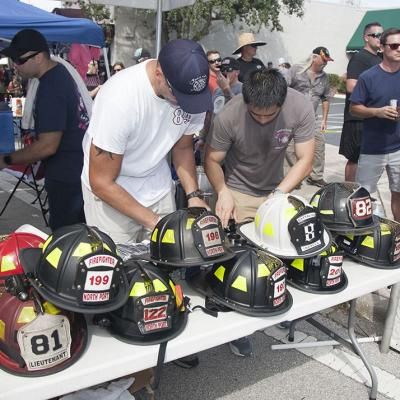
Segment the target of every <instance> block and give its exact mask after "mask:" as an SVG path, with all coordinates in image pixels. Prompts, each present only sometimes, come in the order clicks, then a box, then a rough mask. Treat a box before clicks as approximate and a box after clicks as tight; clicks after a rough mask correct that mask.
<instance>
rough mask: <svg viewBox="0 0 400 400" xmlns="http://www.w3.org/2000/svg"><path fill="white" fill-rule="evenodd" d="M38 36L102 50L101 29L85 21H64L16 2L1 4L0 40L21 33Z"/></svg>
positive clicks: (51, 40)
mask: <svg viewBox="0 0 400 400" xmlns="http://www.w3.org/2000/svg"><path fill="white" fill-rule="evenodd" d="M25 28H31V29H36V30H38V31H39V32H41V33H42V34H43V35H44V36H45V38H46V39H47V41H48V42H58V43H81V44H88V45H91V46H97V47H104V34H103V31H102V29H101V28H100V27H99V26H98V25H97V24H95V23H94V22H92V21H90V20H88V19H85V18H67V17H63V16H61V15H56V14H52V13H49V12H47V11H44V10H41V9H40V8H37V7H34V6H31V5H29V4H25V3H21V2H20V1H18V0H1V7H0V38H2V39H8V40H11V39H12V38H13V37H14V35H15V34H16V33H17V32H18V31H20V30H21V29H25Z"/></svg>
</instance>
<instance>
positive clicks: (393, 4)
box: [21, 0, 400, 11]
mask: <svg viewBox="0 0 400 400" xmlns="http://www.w3.org/2000/svg"><path fill="white" fill-rule="evenodd" d="M21 1H22V2H24V3H28V4H31V5H33V6H35V7H39V8H42V9H43V10H46V11H52V10H53V8H56V7H62V6H61V1H56V0H21ZM319 1H323V2H326V3H338V4H343V3H345V0H319ZM357 1H359V2H360V6H361V7H365V8H398V7H400V2H399V0H356V2H357Z"/></svg>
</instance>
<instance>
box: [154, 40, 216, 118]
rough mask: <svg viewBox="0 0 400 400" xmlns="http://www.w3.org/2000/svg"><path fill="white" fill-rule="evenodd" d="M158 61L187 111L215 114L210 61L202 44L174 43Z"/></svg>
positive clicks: (180, 104) (165, 47) (177, 97)
mask: <svg viewBox="0 0 400 400" xmlns="http://www.w3.org/2000/svg"><path fill="white" fill-rule="evenodd" d="M158 60H159V62H160V65H161V69H162V71H163V73H164V75H165V78H166V79H167V81H168V83H169V85H170V86H171V88H172V93H173V94H174V96H175V97H176V100H177V101H178V104H179V106H180V107H181V108H182V110H183V111H186V112H188V113H189V114H199V113H202V112H205V111H208V110H212V107H213V106H212V101H211V92H210V90H209V88H208V77H209V66H208V60H207V56H206V54H205V53H204V50H203V49H202V47H201V46H200V45H199V44H198V43H196V42H194V41H192V40H188V39H176V40H172V41H170V42H168V43H167V44H166V45H165V46H164V47H163V48H162V49H161V51H160V54H159V56H158Z"/></svg>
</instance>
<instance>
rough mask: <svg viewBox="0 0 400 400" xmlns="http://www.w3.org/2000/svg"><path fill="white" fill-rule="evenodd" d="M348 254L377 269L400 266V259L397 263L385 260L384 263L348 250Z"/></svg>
mask: <svg viewBox="0 0 400 400" xmlns="http://www.w3.org/2000/svg"><path fill="white" fill-rule="evenodd" d="M346 256H348V257H350V258H351V259H353V260H355V261H357V262H359V263H362V264H363V265H365V266H366V267H372V268H377V269H397V268H400V261H398V262H397V263H395V264H392V265H390V264H388V263H387V262H385V261H382V263H379V262H376V261H374V260H370V259H368V258H366V257H363V256H359V255H357V254H350V253H347V252H346Z"/></svg>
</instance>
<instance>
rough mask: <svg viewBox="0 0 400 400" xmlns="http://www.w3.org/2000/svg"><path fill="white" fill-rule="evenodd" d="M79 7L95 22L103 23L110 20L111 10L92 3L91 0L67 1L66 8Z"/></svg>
mask: <svg viewBox="0 0 400 400" xmlns="http://www.w3.org/2000/svg"><path fill="white" fill-rule="evenodd" d="M73 5H78V6H79V8H80V9H81V10H82V11H83V14H84V15H85V16H86V17H87V18H90V19H92V20H93V21H95V22H98V23H101V22H104V21H109V20H110V10H109V8H108V7H106V6H105V5H102V4H95V3H92V2H91V1H90V0H69V1H65V6H66V7H71V6H73Z"/></svg>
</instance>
